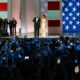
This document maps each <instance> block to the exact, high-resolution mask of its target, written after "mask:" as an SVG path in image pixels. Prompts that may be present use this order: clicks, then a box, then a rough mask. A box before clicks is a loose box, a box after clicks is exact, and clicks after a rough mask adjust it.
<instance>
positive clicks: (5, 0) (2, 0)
mask: <svg viewBox="0 0 80 80" xmlns="http://www.w3.org/2000/svg"><path fill="white" fill-rule="evenodd" d="M4 2H8V0H0V3H4Z"/></svg>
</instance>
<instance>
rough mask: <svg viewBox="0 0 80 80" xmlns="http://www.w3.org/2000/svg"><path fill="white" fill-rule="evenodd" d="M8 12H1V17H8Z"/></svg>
mask: <svg viewBox="0 0 80 80" xmlns="http://www.w3.org/2000/svg"><path fill="white" fill-rule="evenodd" d="M7 15H8V12H0V18H3V19H5V18H7Z"/></svg>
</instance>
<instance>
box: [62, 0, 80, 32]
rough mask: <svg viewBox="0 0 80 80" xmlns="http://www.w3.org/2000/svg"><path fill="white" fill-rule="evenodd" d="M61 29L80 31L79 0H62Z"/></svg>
mask: <svg viewBox="0 0 80 80" xmlns="http://www.w3.org/2000/svg"><path fill="white" fill-rule="evenodd" d="M62 10H63V13H62V15H63V22H62V23H63V31H64V32H80V0H62Z"/></svg>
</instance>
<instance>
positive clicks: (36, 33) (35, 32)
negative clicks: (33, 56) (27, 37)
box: [34, 28, 39, 37]
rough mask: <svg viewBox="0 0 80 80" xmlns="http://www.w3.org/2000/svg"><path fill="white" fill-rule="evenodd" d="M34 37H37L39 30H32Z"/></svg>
mask: <svg viewBox="0 0 80 80" xmlns="http://www.w3.org/2000/svg"><path fill="white" fill-rule="evenodd" d="M34 35H35V37H39V28H35V29H34Z"/></svg>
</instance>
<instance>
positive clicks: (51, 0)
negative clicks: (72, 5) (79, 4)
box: [48, 0, 60, 1]
mask: <svg viewBox="0 0 80 80" xmlns="http://www.w3.org/2000/svg"><path fill="white" fill-rule="evenodd" d="M48 1H60V0H48Z"/></svg>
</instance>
